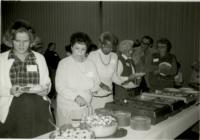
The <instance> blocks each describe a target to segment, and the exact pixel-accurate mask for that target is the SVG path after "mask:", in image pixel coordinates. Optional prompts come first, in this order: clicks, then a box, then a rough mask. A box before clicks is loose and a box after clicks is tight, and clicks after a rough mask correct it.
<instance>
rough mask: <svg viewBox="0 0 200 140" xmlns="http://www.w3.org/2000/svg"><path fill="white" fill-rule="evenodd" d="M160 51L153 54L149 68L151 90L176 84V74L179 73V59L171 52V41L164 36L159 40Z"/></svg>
mask: <svg viewBox="0 0 200 140" xmlns="http://www.w3.org/2000/svg"><path fill="white" fill-rule="evenodd" d="M157 47H158V52H159V53H154V54H152V58H151V64H150V65H149V66H148V69H149V76H148V78H149V80H148V81H149V86H150V89H151V90H156V89H163V88H169V87H173V86H174V76H175V75H176V74H177V60H176V57H175V55H173V54H171V53H170V50H171V43H170V42H169V40H167V39H165V38H162V39H160V40H158V41H157Z"/></svg>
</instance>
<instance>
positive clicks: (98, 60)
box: [88, 32, 133, 109]
mask: <svg viewBox="0 0 200 140" xmlns="http://www.w3.org/2000/svg"><path fill="white" fill-rule="evenodd" d="M99 47H100V48H99V49H98V50H96V51H93V52H91V53H90V54H89V56H88V58H89V59H90V60H91V61H92V62H93V63H94V64H95V66H96V68H97V72H98V75H99V79H100V81H101V83H104V85H103V86H102V87H104V88H102V89H100V90H98V92H97V94H95V95H94V97H93V99H92V105H93V108H94V109H97V108H103V107H104V106H105V104H106V103H108V102H112V101H113V91H112V90H113V89H112V88H113V87H112V82H114V83H116V84H118V85H121V84H122V83H123V82H124V81H127V80H131V78H133V77H132V76H129V77H122V76H119V75H118V74H117V63H118V57H117V54H116V53H114V52H112V51H113V50H115V49H114V48H115V47H116V37H115V36H114V35H113V34H112V33H111V32H103V33H102V34H101V35H100V38H99Z"/></svg>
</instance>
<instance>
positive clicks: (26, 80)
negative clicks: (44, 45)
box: [8, 50, 40, 86]
mask: <svg viewBox="0 0 200 140" xmlns="http://www.w3.org/2000/svg"><path fill="white" fill-rule="evenodd" d="M8 59H14V60H15V61H14V62H13V64H12V66H11V68H10V79H11V83H12V85H20V86H26V85H27V84H39V78H40V75H39V69H38V65H37V64H36V61H35V59H36V58H35V55H34V54H33V52H31V51H30V52H29V54H28V55H27V56H26V58H25V61H24V62H22V61H21V60H20V59H19V58H18V57H17V56H16V55H15V54H14V52H13V50H11V51H10V53H9V55H8ZM28 65H35V66H37V71H27V66H28Z"/></svg>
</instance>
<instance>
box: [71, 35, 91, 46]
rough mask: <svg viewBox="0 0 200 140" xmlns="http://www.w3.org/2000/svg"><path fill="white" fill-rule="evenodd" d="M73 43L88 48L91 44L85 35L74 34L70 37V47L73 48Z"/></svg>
mask: <svg viewBox="0 0 200 140" xmlns="http://www.w3.org/2000/svg"><path fill="white" fill-rule="evenodd" d="M75 43H84V44H85V45H86V47H87V48H88V47H89V45H90V44H91V39H90V37H89V36H88V35H87V34H86V33H83V32H76V33H74V34H72V35H71V37H70V45H71V46H73V45H74V44H75Z"/></svg>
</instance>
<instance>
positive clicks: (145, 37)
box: [141, 35, 153, 44]
mask: <svg viewBox="0 0 200 140" xmlns="http://www.w3.org/2000/svg"><path fill="white" fill-rule="evenodd" d="M143 39H148V40H149V41H150V44H153V38H151V37H150V36H148V35H145V36H143V37H142V39H141V42H142V41H143Z"/></svg>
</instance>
